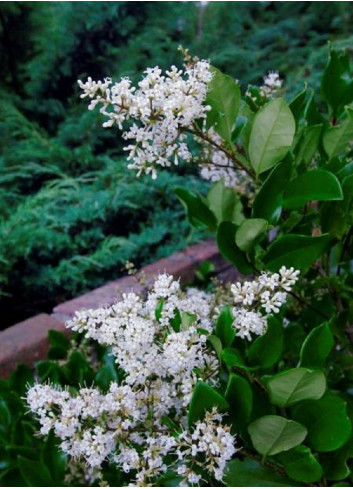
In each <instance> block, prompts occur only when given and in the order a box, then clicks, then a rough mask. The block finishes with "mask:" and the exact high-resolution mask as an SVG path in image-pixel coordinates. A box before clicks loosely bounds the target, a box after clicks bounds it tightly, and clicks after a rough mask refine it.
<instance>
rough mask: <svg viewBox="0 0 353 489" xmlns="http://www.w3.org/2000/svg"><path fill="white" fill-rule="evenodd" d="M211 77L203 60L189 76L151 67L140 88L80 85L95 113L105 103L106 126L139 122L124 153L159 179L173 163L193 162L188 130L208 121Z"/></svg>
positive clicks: (126, 81) (188, 69)
mask: <svg viewBox="0 0 353 489" xmlns="http://www.w3.org/2000/svg"><path fill="white" fill-rule="evenodd" d="M211 78H212V74H211V71H210V65H209V63H208V61H197V62H196V63H195V64H192V65H189V66H187V67H186V68H185V70H184V71H182V70H178V69H177V68H176V67H175V66H172V67H171V69H170V71H166V72H165V74H163V73H162V70H161V69H160V68H159V67H158V66H157V67H155V68H148V69H147V70H146V71H145V77H144V78H143V79H142V80H141V81H140V82H139V84H138V88H136V87H133V86H132V85H131V80H129V79H128V78H123V79H121V81H120V82H118V83H115V84H112V80H111V79H110V78H106V79H105V80H104V82H101V81H98V82H94V81H92V79H91V78H88V80H87V82H86V83H83V82H82V81H81V80H78V83H79V86H80V88H81V89H82V90H83V94H82V95H81V97H82V98H83V97H89V98H91V99H92V100H91V102H90V104H89V107H88V108H89V109H90V110H93V109H94V108H95V107H96V105H97V104H102V107H101V109H100V112H101V113H102V114H103V115H104V116H106V117H107V118H108V120H107V122H105V123H104V124H103V126H104V127H110V126H112V125H113V124H117V126H118V127H119V128H120V129H122V127H123V123H124V122H125V121H127V120H132V121H133V122H132V124H131V126H130V128H129V130H127V131H126V132H125V133H124V134H123V137H124V138H125V139H126V140H127V141H129V142H131V144H128V145H127V146H126V147H125V148H124V149H125V150H126V151H129V157H128V160H132V163H131V164H129V168H132V169H136V170H137V171H138V175H140V174H141V173H143V172H145V173H151V174H152V177H153V178H156V176H157V171H156V167H158V166H162V167H168V166H170V165H171V160H173V162H174V164H176V165H177V164H178V159H179V158H181V159H183V160H185V161H189V160H190V159H191V154H190V152H189V150H188V147H187V144H186V138H187V136H186V135H185V134H184V133H183V131H184V130H185V129H186V128H188V127H190V126H191V125H192V124H193V122H194V121H195V120H197V119H200V118H205V117H206V113H207V110H208V107H207V106H205V105H203V102H204V101H205V98H206V92H207V83H208V82H209V81H210V80H211Z"/></svg>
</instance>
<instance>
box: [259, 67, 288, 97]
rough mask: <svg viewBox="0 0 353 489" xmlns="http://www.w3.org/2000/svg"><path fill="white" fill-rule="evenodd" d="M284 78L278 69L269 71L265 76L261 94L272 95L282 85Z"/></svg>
mask: <svg viewBox="0 0 353 489" xmlns="http://www.w3.org/2000/svg"><path fill="white" fill-rule="evenodd" d="M282 83H283V80H281V78H280V77H279V74H278V72H277V71H269V72H268V73H267V75H266V76H264V84H263V85H262V86H261V87H260V94H261V95H262V96H263V97H271V96H273V95H275V94H276V92H277V91H278V90H279V89H280V88H281V87H282Z"/></svg>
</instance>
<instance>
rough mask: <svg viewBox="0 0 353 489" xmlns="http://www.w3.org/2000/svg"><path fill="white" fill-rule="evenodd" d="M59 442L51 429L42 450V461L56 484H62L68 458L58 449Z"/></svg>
mask: <svg viewBox="0 0 353 489" xmlns="http://www.w3.org/2000/svg"><path fill="white" fill-rule="evenodd" d="M59 443H60V441H59V440H57V439H56V438H55V436H54V434H53V432H52V431H51V432H50V433H49V435H48V438H47V440H46V441H45V444H44V447H43V452H42V462H43V463H44V465H45V466H46V468H47V469H48V471H49V473H50V474H51V477H52V478H53V479H54V481H55V483H56V485H58V486H59V485H63V482H64V477H65V471H66V466H67V459H68V457H67V455H66V454H65V453H63V452H62V451H61V450H60V449H59Z"/></svg>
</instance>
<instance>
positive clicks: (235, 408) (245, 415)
mask: <svg viewBox="0 0 353 489" xmlns="http://www.w3.org/2000/svg"><path fill="white" fill-rule="evenodd" d="M225 398H226V399H227V401H228V403H229V410H228V411H229V415H230V417H231V420H232V427H233V428H234V429H235V430H237V431H240V430H241V429H243V428H244V426H245V425H246V424H247V423H248V421H249V419H250V415H251V410H252V403H253V396H252V390H251V387H250V384H249V382H248V381H247V380H246V379H244V377H241V376H240V375H237V374H234V373H231V374H230V375H229V379H228V384H227V389H226V393H225Z"/></svg>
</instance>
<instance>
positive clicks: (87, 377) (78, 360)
mask: <svg viewBox="0 0 353 489" xmlns="http://www.w3.org/2000/svg"><path fill="white" fill-rule="evenodd" d="M66 372H67V378H68V379H69V381H70V382H71V383H74V384H81V385H82V384H84V383H87V384H90V383H91V382H93V379H94V372H93V369H92V367H91V365H90V363H89V361H88V358H86V356H85V355H84V354H83V353H82V352H80V351H79V350H75V351H73V352H72V353H71V355H70V356H69V359H68V361H67V364H66Z"/></svg>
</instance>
